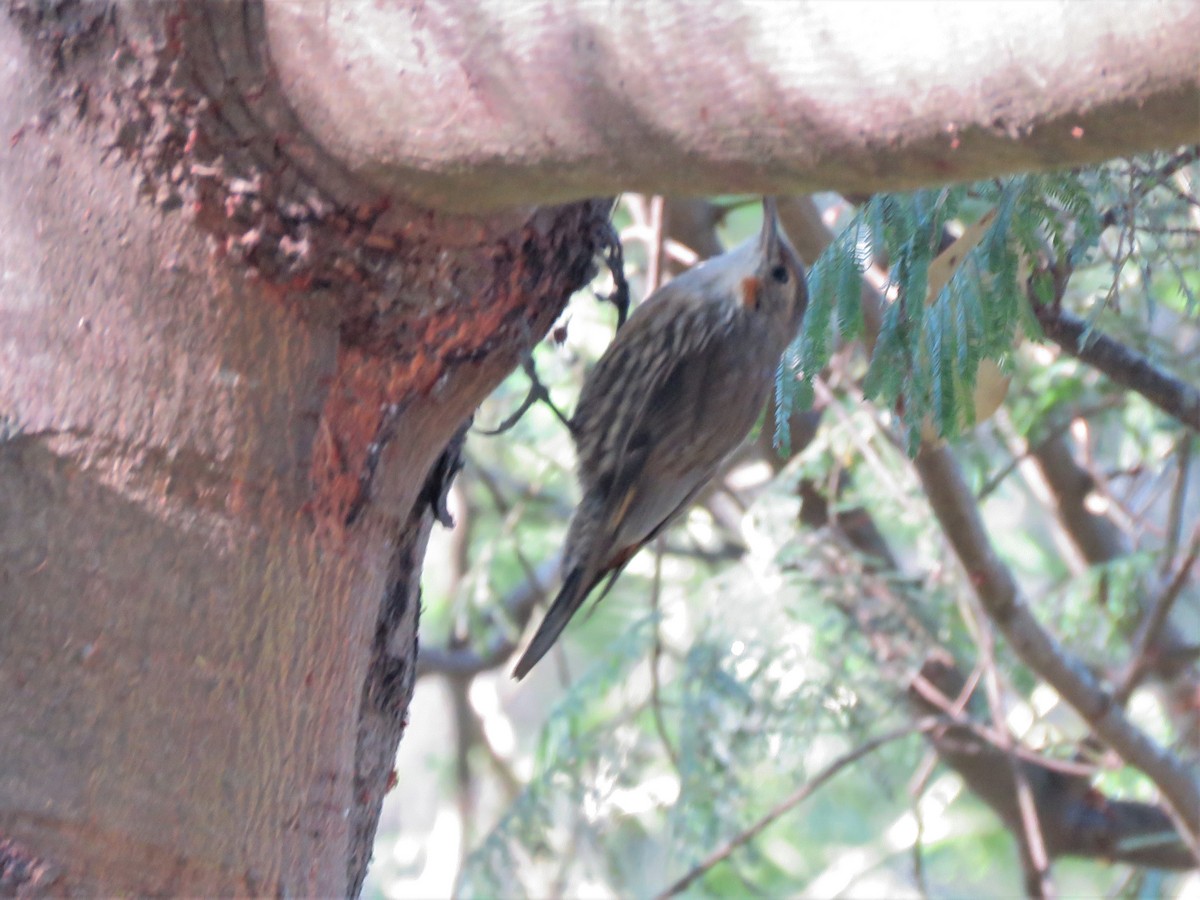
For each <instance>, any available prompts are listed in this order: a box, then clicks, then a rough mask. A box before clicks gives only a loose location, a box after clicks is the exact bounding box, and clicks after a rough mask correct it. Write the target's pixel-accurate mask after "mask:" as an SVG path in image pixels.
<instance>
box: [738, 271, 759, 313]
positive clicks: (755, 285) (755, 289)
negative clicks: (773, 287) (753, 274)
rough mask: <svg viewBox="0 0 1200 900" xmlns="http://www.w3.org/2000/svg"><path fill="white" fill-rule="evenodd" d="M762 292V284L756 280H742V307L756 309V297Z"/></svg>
mask: <svg viewBox="0 0 1200 900" xmlns="http://www.w3.org/2000/svg"><path fill="white" fill-rule="evenodd" d="M761 290H762V282H761V281H759V280H758V279H757V278H743V279H742V305H743V306H745V307H746V309H758V295H759V292H760V291H761Z"/></svg>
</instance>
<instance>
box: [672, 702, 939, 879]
mask: <svg viewBox="0 0 1200 900" xmlns="http://www.w3.org/2000/svg"><path fill="white" fill-rule="evenodd" d="M945 724H946V720H945V719H944V718H942V717H941V716H928V717H926V718H923V719H919V720H918V721H916V722H912V723H910V724H908V725H905V726H902V727H900V728H895V729H893V730H891V731H889V732H886V733H885V734H882V735H880V736H879V737H876V738H872V739H871V740H869V741H867V742H866V743H863V744H860V745H859V746H858V747H855V748H854V749H853V750H851V751H850V752H848V753H844V754H842V755H841V756H839V757H838V758H837V759H835V760H834V761H833V762H831V763H830V764H829V765H827V766H826V767H825V768H823V769H822V770H821V771H820V772H818V773H817V774H816V775H815V776H814V777H813V778H811V779H810V780H809V781H807V782H805V783H804V784H803V785H801V786H800V787H799V788H797V789H796V790H795V791H793V792H792V793H791V794H790V795H789V796H788V797H787V798H786V799H784V800H783V801H782V802H781V803H779V804H778V805H777V806H775V807H774V808H773V809H772V810H771V811H770V812H768V813H767V814H766V815H765V816H763V817H762V818H761V819H759V820H758V821H757V822H755V823H754V824H753V825H751V826H750V827H749V828H747V829H746V830H745V831H743V832H741V833H740V834H738V835H737V836H736V837H734V838H732V839H730V840H729V841H727V842H726V843H725V844H723V845H722V846H721V847H719V848H717V849H716V850H714V851H713V852H712V853H710V854H709V855H708V856H706V857H705V858H704V859H703V860H701V861H700V862H699V863H697V864H696V865H695V866H694V867H693V868H691V869H690V870H689V871H688V872H687V874H686V875H684V876H683V877H682V878H680V879H678V880H677V881H675V882H673V883H672V884H671V885H670V886H668V887H667V888H665V889H664V890H663V891H662V892H661V893H659V894H657V895H656V898H655V900H664V898H667V897H674V896H675V895H676V894H679V893H681V892H682V891H685V890H687V888H688V887H689V886H690V885H691V884H692V883H693V882H695V881H696V880H697V879H698V878H700V877H702V876H703V875H704V874H705V873H706V872H708V871H709V870H710V869H712V868H713V867H714V866H716V865H718V864H719V863H721V862H724V861H725V860H726V859H728V858H729V857H730V856H731V855H732V854H733V853H734V851H736V850H737V849H738V848H739V847H743V846H745V845H746V844H748V843H749V842H750V841H752V840H754V839H755V838H756V837H758V836H759V835H760V834H761V833H762V832H763V831H764V830H765V829H766V828H767V827H768V826H770V825H771V824H772V823H774V822H775V821H776V820H777V819H779V818H780V817H781V816H783V815H785V814H786V813H788V812H790V811H791V810H793V809H795V808H796V807H797V806H799V805H800V804H801V803H803V802H804V801H805V800H807V799H808V798H809V797H811V796H812V795H813V794H814V793H815V792H816V791H818V790H820V789H821V788H822V787H823V786H824V785H825V783H826V782H827V781H829V780H830V779H832V778H833V777H834V776H835V775H837V774H838V773H840V772H841V771H842V770H843V769H845V768H846V767H848V766H850V765H853V764H854V763H856V762H858V761H859V760H860V759H862V758H863V757H864V756H868V755H870V754H871V753H874V752H875V751H876V750H878V749H879V748H880V747H882V746H884V745H885V744H890V743H891V742H892V741H896V740H899V739H900V738H904V737H908V736H909V735H911V734H923V733H925V732H927V731H932V730H933V729H934V728H937V727H939V726H941V725H945Z"/></svg>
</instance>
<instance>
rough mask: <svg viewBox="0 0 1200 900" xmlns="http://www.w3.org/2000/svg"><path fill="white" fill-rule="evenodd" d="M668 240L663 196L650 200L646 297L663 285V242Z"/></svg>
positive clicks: (664, 269) (665, 202) (664, 267)
mask: <svg viewBox="0 0 1200 900" xmlns="http://www.w3.org/2000/svg"><path fill="white" fill-rule="evenodd" d="M666 239H667V201H666V198H664V197H663V195H662V194H655V195H654V196H653V197H651V198H650V240H649V241H648V243H647V245H646V296H647V297H649V296H650V295H651V294H653V293H654V292H655V291H657V290H658V286H659V285H660V284H662V279H663V274H664V272H665V271H666V266H664V265H663V263H664V262H665V259H664V254H663V242H664V241H666Z"/></svg>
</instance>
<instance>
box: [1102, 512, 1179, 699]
mask: <svg viewBox="0 0 1200 900" xmlns="http://www.w3.org/2000/svg"><path fill="white" fill-rule="evenodd" d="M1197 558H1200V524H1197V526H1196V528H1195V529H1194V530H1193V532H1192V539H1191V543H1190V545H1189V547H1188V552H1187V556H1185V557H1184V559H1183V562H1182V563H1181V564H1180V565H1179V567H1178V568H1177V569H1176V570H1175V577H1173V578H1172V579H1171V581H1170V583H1169V584H1168V585H1167V586H1166V588H1165V589H1164V590H1163V592H1162V594H1161V595H1160V596H1159V598H1158V600H1156V601H1155V603H1154V606H1153V608H1152V609H1151V610H1150V615H1148V616H1147V617H1146V621H1145V622H1144V623H1143V624H1142V627H1141V628H1140V629H1139V630H1138V634H1137V636H1136V637H1135V638H1134V642H1133V646H1134V650H1133V654H1132V656H1131V657H1130V662H1129V665H1128V667H1127V669H1126V671H1125V677H1124V678H1122V679H1121V683H1120V685H1118V687H1117V688H1116V690H1114V691H1113V701H1114V702H1116V703H1117V704H1119V705H1121V706H1124V705H1125V704H1126V703H1128V702H1129V697H1130V695H1131V694H1132V693H1133V692H1134V690H1135V689H1136V688H1137V686H1138V684H1139V683H1140V682H1141V680H1142V676H1143V675H1144V674H1145V672H1146V670H1147V669H1148V668H1149V665H1148V661H1149V658H1150V653H1151V648H1153V647H1154V645H1155V644H1156V643H1157V642H1158V639H1159V638H1160V637H1161V636H1162V630H1163V627H1164V626H1165V625H1166V624H1167V619H1168V618H1169V617H1170V615H1171V610H1172V608H1174V606H1175V601H1176V600H1177V599H1179V595H1180V594H1181V593H1182V592H1183V588H1184V586H1185V585H1186V584H1187V582H1188V579H1189V578H1190V577H1191V574H1192V566H1194V565H1195V564H1196V559H1197Z"/></svg>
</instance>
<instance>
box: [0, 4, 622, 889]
mask: <svg viewBox="0 0 1200 900" xmlns="http://www.w3.org/2000/svg"><path fill="white" fill-rule="evenodd" d="M9 13H11V15H0V58H3V59H4V60H6V64H5V65H4V66H3V67H0V96H4V97H5V98H6V99H5V101H4V103H3V104H0V134H3V135H4V136H5V137H6V138H9V139H10V141H9V142H10V143H11V146H6V147H5V149H4V151H3V152H0V232H2V233H3V234H4V235H5V240H4V242H3V243H0V272H2V275H3V277H2V280H0V336H2V341H0V412H2V413H3V415H4V419H3V422H2V426H0V720H2V721H3V722H4V723H5V725H4V727H3V728H0V760H3V767H2V768H0V893H9V892H12V891H15V890H26V891H29V890H33V891H37V892H47V891H49V892H54V893H78V892H82V893H89V894H116V893H121V894H126V893H132V894H184V895H228V894H280V895H289V896H297V895H310V896H312V895H321V896H333V895H344V894H352V893H355V892H356V891H357V890H358V888H359V886H360V884H361V881H362V877H363V874H364V873H365V869H366V864H367V862H368V860H369V858H370V852H371V843H372V840H373V836H374V830H375V821H376V817H377V815H378V810H379V805H380V802H381V800H382V797H383V794H384V793H385V791H386V790H388V788H389V787H390V786H391V785H392V784H393V783H394V782H393V781H392V778H393V777H395V778H397V779H398V783H396V787H397V789H398V790H401V791H403V790H404V784H405V778H406V776H407V775H409V774H410V773H398V774H397V775H396V776H393V773H392V760H393V758H394V753H395V749H396V745H397V742H398V741H399V738H400V735H401V732H402V731H403V727H404V722H405V713H406V709H407V706H408V701H409V696H410V693H411V690H412V683H413V671H414V659H415V653H416V624H417V615H418V608H419V596H420V592H419V578H420V561H421V558H422V555H423V552H424V547H425V541H426V538H427V536H428V534H429V529H430V525H431V522H432V521H433V518H434V515H435V513H436V510H437V507H438V505H439V503H440V498H439V491H440V488H441V485H442V482H443V481H444V480H445V478H446V477H447V475H448V474H449V473H450V472H451V470H452V468H453V466H452V462H453V459H454V454H455V453H456V452H457V447H456V445H455V444H454V441H453V439H454V437H455V435H456V432H458V431H459V429H460V426H462V425H463V424H464V422H465V420H467V419H468V417H469V416H470V413H471V411H472V409H473V408H474V406H475V405H476V404H477V403H478V402H479V400H480V399H481V398H482V397H483V396H484V395H485V394H486V393H487V392H488V391H489V390H490V389H491V387H492V386H494V385H495V384H496V383H497V382H498V381H499V380H500V379H501V378H502V377H503V375H504V374H505V373H506V372H507V371H509V370H510V369H511V368H512V367H513V365H514V364H515V362H516V361H517V360H518V359H519V355H520V353H521V352H522V350H523V349H524V348H526V347H528V346H529V345H530V344H531V343H532V342H533V341H535V340H536V339H538V338H539V337H540V336H541V335H542V334H543V333H544V332H545V330H546V329H547V328H548V327H549V324H550V323H551V322H552V321H553V319H554V317H555V316H556V315H557V313H558V312H559V310H560V309H561V307H562V304H563V302H564V301H565V299H566V298H567V296H569V294H570V293H571V291H572V290H574V289H575V288H577V287H579V286H580V285H581V284H582V283H583V282H584V281H585V279H586V278H587V277H588V274H589V272H590V270H591V266H592V262H591V261H592V259H593V257H594V255H595V253H596V251H597V249H598V248H599V246H600V241H602V240H603V236H604V230H603V228H604V223H605V221H606V218H607V211H608V210H607V204H605V203H583V204H577V205H573V206H567V207H560V208H557V209H549V210H542V211H537V212H533V213H527V214H525V215H523V216H509V217H507V218H506V219H493V220H478V219H476V220H469V221H454V220H450V219H445V218H442V217H437V216H432V215H425V216H417V215H416V214H414V213H412V212H411V211H407V210H406V211H404V212H403V213H402V214H400V215H399V216H398V217H396V218H394V219H392V220H390V221H391V222H392V223H393V224H381V220H382V219H383V218H384V212H385V211H386V210H387V208H388V204H387V201H386V199H385V198H380V197H377V196H373V195H371V194H370V193H369V192H366V191H362V190H359V189H357V188H355V186H354V181H353V179H351V178H348V177H343V176H341V175H340V174H339V173H337V172H336V169H335V167H333V166H331V165H328V164H326V163H324V162H323V161H321V160H320V159H319V158H318V157H317V156H316V153H315V151H312V148H310V147H309V146H308V145H306V144H305V143H304V140H303V136H302V134H301V133H300V131H299V129H295V128H293V127H292V126H291V124H290V122H289V120H288V119H287V116H288V115H289V113H288V112H287V109H286V106H284V105H283V104H281V103H279V102H278V98H277V96H275V95H272V94H271V93H270V91H269V90H261V91H260V94H259V95H255V94H254V92H253V91H252V90H250V89H248V88H247V85H250V86H251V87H259V88H261V85H262V84H264V83H266V81H267V78H266V75H267V72H266V69H265V66H266V63H265V62H264V61H263V60H262V57H261V54H254V53H251V52H248V51H251V50H253V47H254V41H255V38H254V36H253V34H252V33H249V32H247V34H249V37H244V39H243V40H242V42H241V43H238V42H237V41H235V40H222V41H214V40H213V36H214V35H220V34H222V29H224V28H228V27H230V24H231V22H232V23H233V24H236V25H239V26H240V25H241V24H242V23H240V22H237V21H236V19H231V20H230V21H218V18H219V15H218V14H220V15H225V14H229V13H232V14H234V15H240V14H241V10H240V8H236V7H233V6H232V5H228V6H223V7H211V8H201V7H198V6H193V5H191V4H183V5H180V6H166V5H158V4H150V5H147V6H145V7H129V8H121V9H119V10H116V11H114V10H112V9H109V8H106V7H102V6H100V5H98V4H84V5H82V6H74V5H72V4H61V5H58V6H56V7H53V8H52V7H50V6H49V5H44V4H35V5H32V6H25V5H24V4H20V3H15V4H13V6H12V8H11V9H10V10H9ZM208 13H212V14H213V15H212V20H211V21H209V17H208ZM225 36H226V37H228V35H225ZM217 46H220V47H221V51H222V52H227V51H230V50H231V48H232V49H233V50H234V51H236V52H241V53H244V55H243V56H242V57H241V58H240V59H239V60H237V66H240V68H238V67H236V66H233V65H231V64H228V62H229V61H228V59H223V58H221V57H220V55H219V54H217V53H216V51H215V48H216V47H217ZM218 67H223V68H218ZM216 72H223V76H224V77H222V78H216V77H215V76H214V74H213V73H216ZM214 83H216V84H217V86H218V90H215V91H214V90H213V89H212V88H213V84H214ZM244 96H250V97H251V98H252V102H245V103H243V102H241V99H240V98H242V97H244ZM253 102H257V103H258V104H260V105H259V106H258V107H254V106H253ZM281 148H286V149H281ZM356 190H358V193H354V191H356ZM394 223H399V224H394ZM414 223H415V224H414ZM402 226H403V227H402ZM448 444H450V445H451V446H449V448H448V447H447V445H448ZM443 451H446V453H445V454H444V455H443ZM440 456H441V460H440V462H439V457H440Z"/></svg>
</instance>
